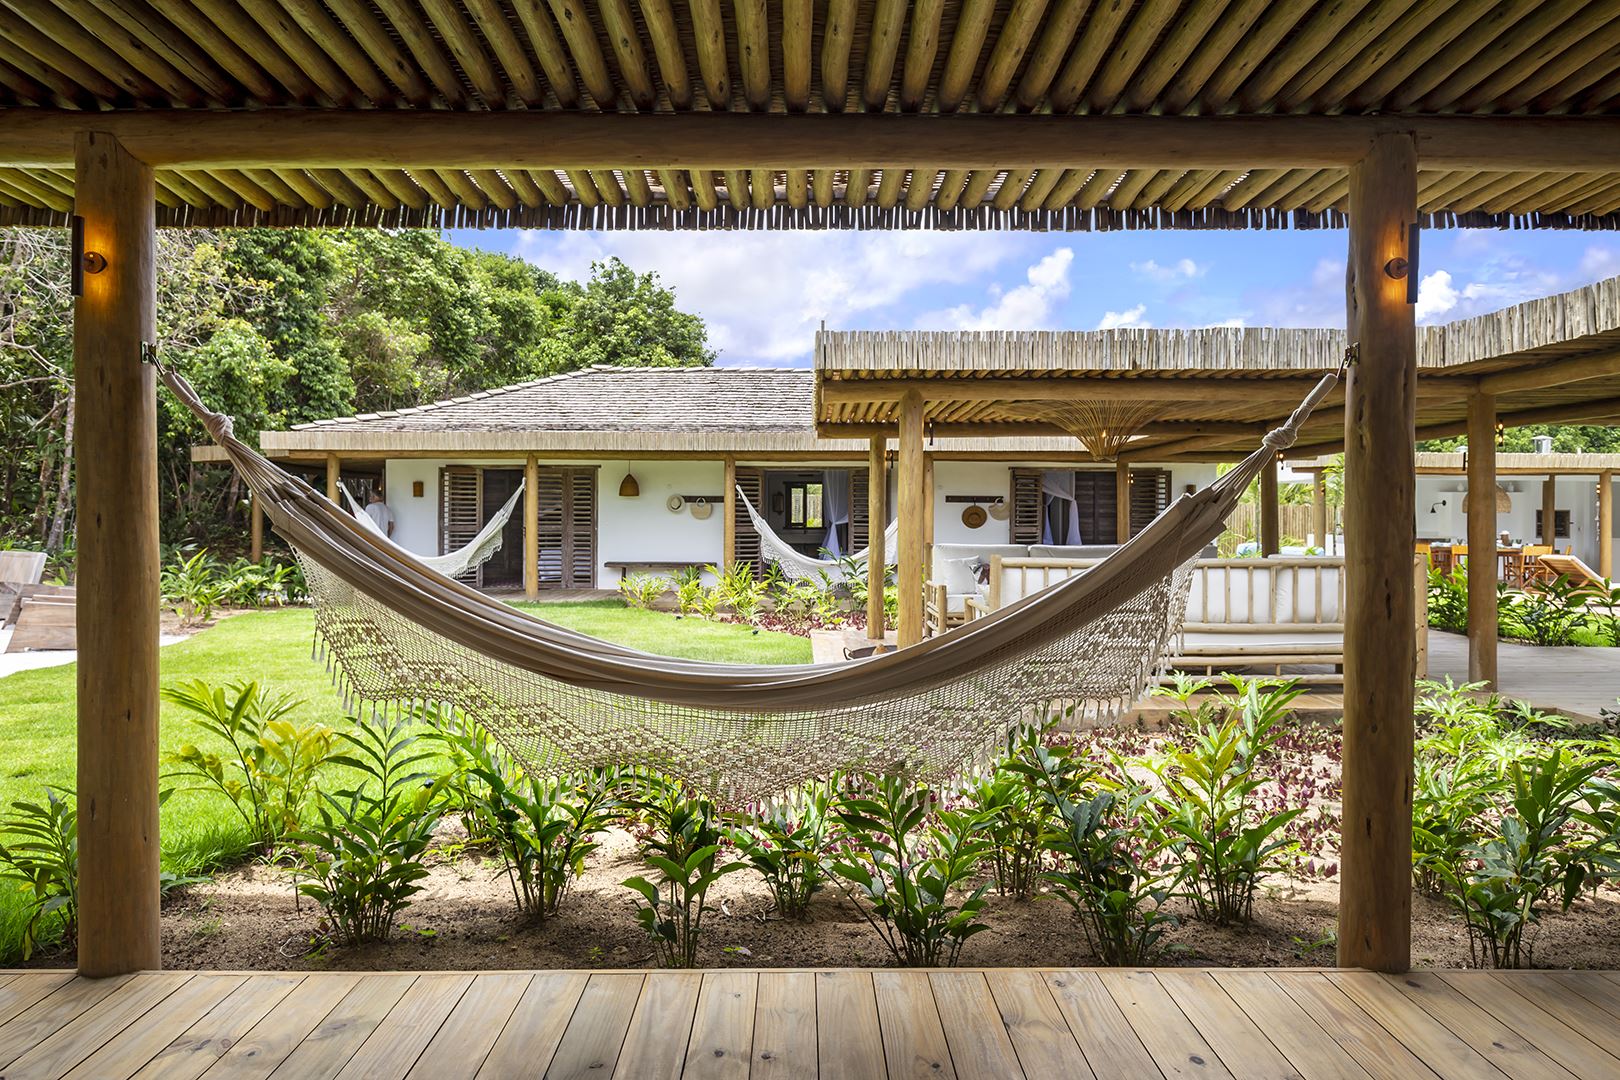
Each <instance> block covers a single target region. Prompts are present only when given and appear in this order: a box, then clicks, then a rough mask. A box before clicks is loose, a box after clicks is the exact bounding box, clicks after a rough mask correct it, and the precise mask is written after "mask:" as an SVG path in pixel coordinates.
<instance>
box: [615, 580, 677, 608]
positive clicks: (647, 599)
mask: <svg viewBox="0 0 1620 1080" xmlns="http://www.w3.org/2000/svg"><path fill="white" fill-rule="evenodd" d="M668 591H669V579H667V578H662V577H659V576H658V575H656V574H626V575H625V576H624V577H623V578H621V579H620V580H619V595H621V596H623V597H624V602H625V603H626V604H628V605H630V606H631V607H633V608H643V609H650V608H651V607H652V606H653V604H655V603H657V601H658V598H659V597H660V596H663V595H664V594H665V593H666V592H668Z"/></svg>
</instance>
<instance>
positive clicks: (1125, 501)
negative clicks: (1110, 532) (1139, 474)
mask: <svg viewBox="0 0 1620 1080" xmlns="http://www.w3.org/2000/svg"><path fill="white" fill-rule="evenodd" d="M1130 538H1131V465H1130V462H1128V461H1121V462H1120V463H1119V464H1118V465H1115V466H1114V543H1116V544H1123V543H1125V542H1126V541H1127V540H1129V539H1130ZM1074 542H1075V539H1074V537H1072V536H1071V537H1069V543H1071V544H1072V543H1074Z"/></svg>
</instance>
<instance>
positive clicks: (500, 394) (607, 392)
mask: <svg viewBox="0 0 1620 1080" xmlns="http://www.w3.org/2000/svg"><path fill="white" fill-rule="evenodd" d="M814 396H815V376H814V374H813V373H812V372H810V371H808V370H805V369H802V368H742V367H736V368H724V367H694V368H668V367H635V368H627V367H609V366H597V367H589V368H584V369H582V370H579V371H573V372H569V373H567V374H565V375H553V376H551V377H550V378H546V379H536V380H534V381H533V382H525V383H516V384H514V385H512V386H502V387H499V388H497V389H494V390H483V391H480V392H478V393H476V394H468V395H467V396H465V397H458V398H451V399H449V400H447V401H435V402H433V403H431V404H428V405H419V406H417V407H415V408H410V409H395V410H391V411H388V412H378V413H362V414H360V415H358V416H344V417H339V418H337V419H334V420H316V421H314V422H313V423H308V424H299V425H297V426H296V427H294V428H293V429H292V430H294V431H311V430H318V429H322V428H333V427H349V428H361V429H364V430H366V431H372V432H380V431H417V432H450V431H533V432H546V431H637V432H645V431H689V432H703V431H741V432H753V431H793V432H804V433H813V430H814V423H813V412H812V402H813V399H814Z"/></svg>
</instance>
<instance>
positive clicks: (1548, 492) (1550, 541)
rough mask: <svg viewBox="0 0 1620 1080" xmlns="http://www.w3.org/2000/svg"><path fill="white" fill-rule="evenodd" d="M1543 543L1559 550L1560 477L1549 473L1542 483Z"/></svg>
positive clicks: (1544, 545)
mask: <svg viewBox="0 0 1620 1080" xmlns="http://www.w3.org/2000/svg"><path fill="white" fill-rule="evenodd" d="M1541 543H1542V546H1543V547H1550V548H1552V549H1554V550H1557V548H1558V476H1557V474H1556V473H1548V474H1547V479H1545V480H1543V481H1542V482H1541Z"/></svg>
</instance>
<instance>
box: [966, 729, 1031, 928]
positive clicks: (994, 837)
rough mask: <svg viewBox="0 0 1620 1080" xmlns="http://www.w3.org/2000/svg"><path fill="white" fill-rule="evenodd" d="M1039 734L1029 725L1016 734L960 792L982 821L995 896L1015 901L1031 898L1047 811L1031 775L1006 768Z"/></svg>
mask: <svg viewBox="0 0 1620 1080" xmlns="http://www.w3.org/2000/svg"><path fill="white" fill-rule="evenodd" d="M1042 734H1043V729H1042V728H1041V727H1037V726H1034V725H1031V726H1028V727H1025V728H1022V729H1020V730H1019V731H1018V732H1016V733H1015V734H1014V735H1013V736H1012V737H1011V738H1010V739H1009V743H1008V752H1007V754H1006V756H1005V757H1004V758H1003V759H1002V760H1001V761H999V762H998V763H997V765H996V768H995V770H994V771H993V772H991V773H990V774H989V775H987V776H981V777H979V778H978V779H977V780H975V781H974V782H973V783H971V784H970V785H969V786H968V788H967V792H966V795H967V798H968V800H969V802H971V803H972V805H973V807H974V808H975V809H976V810H978V811H979V812H980V813H982V814H984V815H985V820H986V821H987V822H988V826H987V827H988V830H989V836H990V861H991V866H992V868H993V869H994V870H995V880H996V892H997V893H999V894H1000V895H1002V896H1011V897H1013V898H1014V899H1017V900H1028V899H1031V898H1032V897H1033V896H1034V895H1035V891H1036V887H1037V884H1038V883H1039V881H1040V875H1041V870H1042V861H1043V853H1044V851H1045V848H1046V844H1047V841H1048V838H1049V834H1050V833H1051V831H1052V808H1051V805H1050V804H1049V803H1048V802H1047V801H1046V800H1045V799H1043V798H1041V795H1040V792H1039V791H1038V790H1037V789H1036V787H1035V785H1034V784H1033V783H1032V782H1031V777H1030V776H1029V775H1028V774H1027V773H1022V772H1019V771H1018V770H1016V769H1014V768H1011V767H1010V766H1011V763H1012V762H1014V761H1016V760H1017V759H1018V758H1020V757H1022V756H1025V755H1027V754H1029V753H1030V752H1031V750H1032V749H1033V748H1034V746H1036V745H1039V743H1040V740H1041V737H1042Z"/></svg>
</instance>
